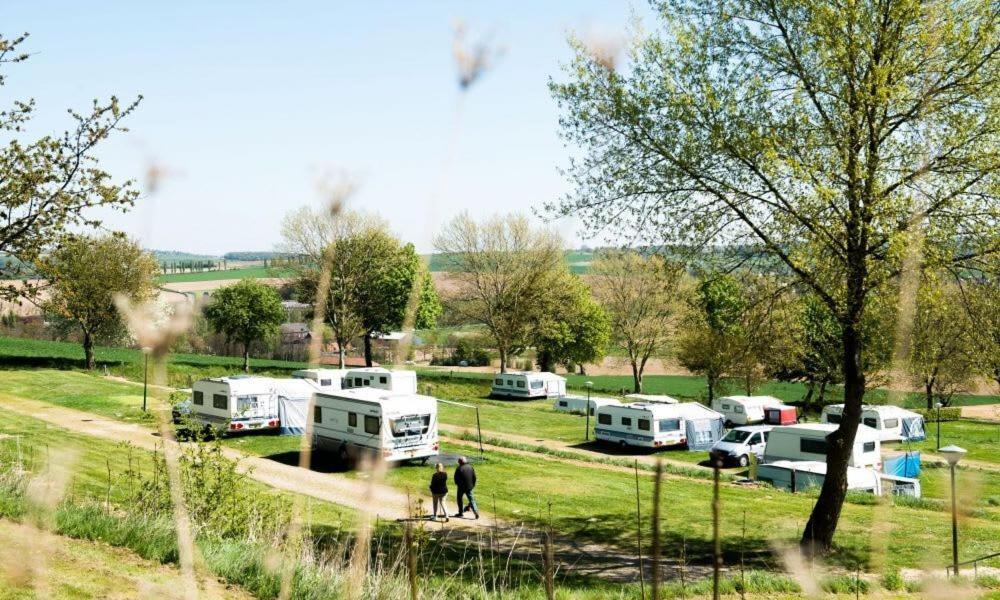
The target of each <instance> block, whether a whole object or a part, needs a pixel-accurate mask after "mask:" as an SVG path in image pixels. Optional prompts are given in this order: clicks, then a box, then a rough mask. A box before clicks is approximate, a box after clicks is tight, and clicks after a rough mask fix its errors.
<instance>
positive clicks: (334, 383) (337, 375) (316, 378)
mask: <svg viewBox="0 0 1000 600" xmlns="http://www.w3.org/2000/svg"><path fill="white" fill-rule="evenodd" d="M347 373H348V371H347V369H300V370H298V371H295V372H294V373H292V377H294V378H296V379H309V380H311V381H313V382H314V383H316V385H318V386H319V387H321V388H322V389H324V390H339V389H341V388H342V387H343V383H344V377H345V376H346V375H347Z"/></svg>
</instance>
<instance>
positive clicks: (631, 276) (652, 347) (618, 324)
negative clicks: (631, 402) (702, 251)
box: [590, 252, 683, 393]
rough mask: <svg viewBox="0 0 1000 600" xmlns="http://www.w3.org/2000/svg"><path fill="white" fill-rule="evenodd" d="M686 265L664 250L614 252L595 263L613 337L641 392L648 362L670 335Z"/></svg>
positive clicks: (595, 281) (593, 273) (594, 278)
mask: <svg viewBox="0 0 1000 600" xmlns="http://www.w3.org/2000/svg"><path fill="white" fill-rule="evenodd" d="M682 274H683V270H682V269H681V268H680V267H679V265H676V264H671V263H668V262H667V261H666V260H664V259H663V257H661V256H659V255H655V254H654V255H650V256H642V255H640V254H638V253H635V252H612V253H608V254H605V255H603V256H601V257H600V258H598V259H597V260H595V261H594V262H593V263H592V264H591V268H590V279H591V286H592V287H593V289H594V295H595V296H596V297H597V299H598V301H599V302H600V303H601V306H603V307H604V310H606V311H607V313H608V316H609V318H610V319H611V331H612V334H611V335H612V339H613V340H614V343H615V344H617V345H619V346H621V347H622V348H624V349H625V352H626V354H628V360H629V364H630V365H631V367H632V383H633V389H634V390H635V392H636V393H641V392H642V374H643V372H644V371H645V369H646V362H647V361H649V359H650V357H652V356H653V355H655V354H657V353H660V352H663V351H664V350H665V349H666V347H667V344H668V343H669V341H670V334H671V328H672V325H673V319H674V316H675V312H676V307H675V305H676V301H677V294H678V286H679V283H680V279H681V275H682Z"/></svg>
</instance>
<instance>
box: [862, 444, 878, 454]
mask: <svg viewBox="0 0 1000 600" xmlns="http://www.w3.org/2000/svg"><path fill="white" fill-rule="evenodd" d="M861 451H862V452H875V442H865V445H864V446H862V448H861Z"/></svg>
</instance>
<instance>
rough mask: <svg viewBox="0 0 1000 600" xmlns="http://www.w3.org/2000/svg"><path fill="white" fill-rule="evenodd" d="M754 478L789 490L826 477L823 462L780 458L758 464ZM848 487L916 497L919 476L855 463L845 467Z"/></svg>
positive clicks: (817, 484)
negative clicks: (858, 465) (866, 467)
mask: <svg viewBox="0 0 1000 600" xmlns="http://www.w3.org/2000/svg"><path fill="white" fill-rule="evenodd" d="M757 479H758V480H760V481H763V482H766V483H770V484H771V485H773V486H774V487H776V488H778V489H782V490H786V491H789V492H801V491H803V490H806V489H809V488H814V487H822V485H823V480H824V479H826V462H821V461H814V460H810V461H789V460H779V461H777V462H774V463H768V464H764V465H760V466H759V467H757ZM847 489H848V490H853V491H861V492H868V493H871V494H875V495H876V496H884V495H886V494H890V493H891V494H895V495H898V496H911V497H914V498H919V497H920V494H921V491H920V480H919V479H916V478H912V477H901V476H898V475H888V474H886V473H881V472H879V471H877V470H876V469H861V468H857V467H847Z"/></svg>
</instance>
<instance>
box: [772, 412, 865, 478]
mask: <svg viewBox="0 0 1000 600" xmlns="http://www.w3.org/2000/svg"><path fill="white" fill-rule="evenodd" d="M836 430H837V426H836V425H833V424H830V423H799V424H798V425H784V426H781V427H775V428H774V429H772V430H771V433H770V435H769V436H768V438H767V446H766V447H765V448H764V462H765V463H773V462H777V461H779V460H792V461H821V462H826V444H827V442H826V437H827V436H828V435H830V434H831V433H833V432H834V431H836ZM847 464H848V466H851V467H874V468H880V467H881V466H882V455H881V444H880V443H879V436H878V432H877V431H875V430H874V429H872V428H871V427H867V426H865V425H860V426H858V433H857V435H855V437H854V448H853V450H852V451H851V458H850V460H849V461H848V463H847Z"/></svg>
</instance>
